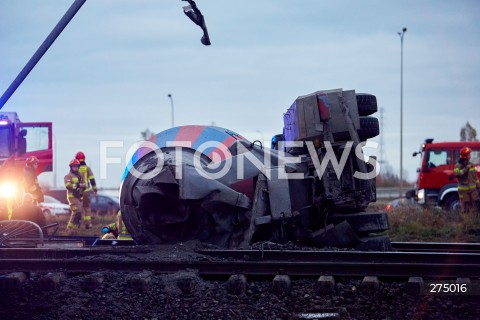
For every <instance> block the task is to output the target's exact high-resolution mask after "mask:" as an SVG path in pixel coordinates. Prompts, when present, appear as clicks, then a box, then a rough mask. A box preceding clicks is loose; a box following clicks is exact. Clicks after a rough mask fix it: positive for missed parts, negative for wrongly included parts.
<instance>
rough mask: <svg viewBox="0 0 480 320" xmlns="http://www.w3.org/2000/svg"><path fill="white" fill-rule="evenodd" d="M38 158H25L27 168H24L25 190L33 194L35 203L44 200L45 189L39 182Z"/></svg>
mask: <svg viewBox="0 0 480 320" xmlns="http://www.w3.org/2000/svg"><path fill="white" fill-rule="evenodd" d="M37 168H38V158H37V157H35V156H30V157H28V158H27V159H26V160H25V168H24V170H23V190H24V193H29V194H31V195H32V198H33V204H38V203H39V202H43V191H42V188H41V187H40V184H39V183H38V178H37V172H36V170H37Z"/></svg>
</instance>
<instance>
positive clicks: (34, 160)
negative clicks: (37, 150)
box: [25, 156, 38, 166]
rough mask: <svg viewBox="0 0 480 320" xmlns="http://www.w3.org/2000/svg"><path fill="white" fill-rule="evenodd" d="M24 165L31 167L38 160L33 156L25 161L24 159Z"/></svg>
mask: <svg viewBox="0 0 480 320" xmlns="http://www.w3.org/2000/svg"><path fill="white" fill-rule="evenodd" d="M25 163H26V164H27V165H28V166H33V165H34V164H36V163H38V158H37V157H35V156H30V157H28V158H27V159H25Z"/></svg>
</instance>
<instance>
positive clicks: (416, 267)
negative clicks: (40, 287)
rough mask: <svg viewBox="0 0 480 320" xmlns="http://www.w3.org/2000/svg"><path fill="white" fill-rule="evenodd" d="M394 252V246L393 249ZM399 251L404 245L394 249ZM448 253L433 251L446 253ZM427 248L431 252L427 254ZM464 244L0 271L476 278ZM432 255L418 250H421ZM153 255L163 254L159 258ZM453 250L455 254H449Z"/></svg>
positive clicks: (114, 256)
mask: <svg viewBox="0 0 480 320" xmlns="http://www.w3.org/2000/svg"><path fill="white" fill-rule="evenodd" d="M395 247H397V245H395ZM398 247H402V248H403V250H406V249H407V244H401V245H398ZM449 247H450V249H451V250H452V251H454V252H439V251H438V250H440V248H447V249H448V248H449ZM429 248H433V249H429ZM477 248H478V247H477V246H475V245H469V244H461V246H460V244H453V245H451V246H449V244H437V246H435V244H432V243H429V244H422V243H415V244H410V250H411V251H394V252H360V251H323V250H322V251H320V250H315V251H298V250H210V249H209V250H205V249H203V250H195V251H194V252H192V253H194V254H195V255H194V257H193V258H188V259H187V258H182V257H180V258H179V257H177V255H168V252H169V250H170V249H168V248H161V249H158V248H153V247H146V246H118V247H113V246H106V247H87V248H63V249H58V248H36V249H35V248H6V249H5V248H4V249H0V272H13V271H25V272H52V271H70V272H95V271H106V270H112V271H142V270H150V271H154V272H160V273H174V272H177V271H179V270H185V269H194V270H198V272H199V274H201V275H206V276H209V275H225V276H228V275H231V274H236V273H241V274H247V275H259V276H265V275H275V274H279V273H280V274H282V273H283V274H288V275H292V276H318V275H323V274H328V275H334V276H366V275H371V276H380V277H409V276H421V277H428V278H455V277H471V278H479V277H480V253H479V252H478V250H477ZM427 249H429V250H432V251H422V250H427ZM156 250H161V251H164V252H166V253H167V255H164V256H162V257H158V256H156V255H155V252H156ZM455 250H457V251H455Z"/></svg>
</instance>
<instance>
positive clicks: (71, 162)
mask: <svg viewBox="0 0 480 320" xmlns="http://www.w3.org/2000/svg"><path fill="white" fill-rule="evenodd" d="M73 166H80V161H78V160H77V159H73V160H72V161H70V168H71V167H73Z"/></svg>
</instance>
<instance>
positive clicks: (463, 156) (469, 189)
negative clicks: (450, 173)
mask: <svg viewBox="0 0 480 320" xmlns="http://www.w3.org/2000/svg"><path fill="white" fill-rule="evenodd" d="M470 152H471V149H470V148H467V147H465V148H462V149H461V150H460V160H459V161H458V163H457V164H455V169H454V174H455V176H456V177H457V180H458V197H459V199H460V206H461V210H462V212H464V213H467V212H471V211H476V206H477V201H478V199H479V197H478V188H479V186H480V182H479V181H478V177H477V173H476V171H475V166H474V165H472V164H470V163H469V161H470Z"/></svg>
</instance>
